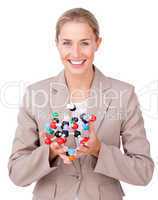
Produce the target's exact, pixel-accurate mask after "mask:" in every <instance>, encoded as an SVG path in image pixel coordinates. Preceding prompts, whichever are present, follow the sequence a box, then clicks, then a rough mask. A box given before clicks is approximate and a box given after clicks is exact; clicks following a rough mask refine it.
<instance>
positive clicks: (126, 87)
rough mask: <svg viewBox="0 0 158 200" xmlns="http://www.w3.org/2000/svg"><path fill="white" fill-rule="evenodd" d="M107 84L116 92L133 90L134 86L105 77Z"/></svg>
mask: <svg viewBox="0 0 158 200" xmlns="http://www.w3.org/2000/svg"><path fill="white" fill-rule="evenodd" d="M106 78H107V79H108V80H109V82H110V83H111V88H112V89H116V90H118V91H120V90H133V89H134V85H132V84H131V83H128V82H125V81H122V80H119V79H115V78H112V77H106Z"/></svg>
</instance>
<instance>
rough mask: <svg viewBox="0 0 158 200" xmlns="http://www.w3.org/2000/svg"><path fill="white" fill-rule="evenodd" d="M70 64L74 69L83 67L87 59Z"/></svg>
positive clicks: (72, 61) (70, 61) (73, 61)
mask: <svg viewBox="0 0 158 200" xmlns="http://www.w3.org/2000/svg"><path fill="white" fill-rule="evenodd" d="M68 61H69V63H70V64H71V65H72V66H73V67H82V66H83V64H84V63H85V62H86V59H83V60H70V59H69V60H68Z"/></svg>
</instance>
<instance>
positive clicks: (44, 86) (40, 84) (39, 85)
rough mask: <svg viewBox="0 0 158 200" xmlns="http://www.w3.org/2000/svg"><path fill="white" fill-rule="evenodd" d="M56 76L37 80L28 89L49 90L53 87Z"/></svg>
mask: <svg viewBox="0 0 158 200" xmlns="http://www.w3.org/2000/svg"><path fill="white" fill-rule="evenodd" d="M55 80H56V76H52V77H49V78H46V79H43V80H40V81H37V82H34V83H32V84H30V85H29V86H28V87H27V89H28V90H34V91H36V90H48V89H49V88H50V87H51V84H52V83H53V82H55Z"/></svg>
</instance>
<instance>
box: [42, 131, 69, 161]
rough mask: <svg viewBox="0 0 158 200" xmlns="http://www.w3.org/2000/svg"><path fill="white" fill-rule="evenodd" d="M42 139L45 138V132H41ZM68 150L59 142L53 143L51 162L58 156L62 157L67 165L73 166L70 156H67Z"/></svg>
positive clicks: (50, 147)
mask: <svg viewBox="0 0 158 200" xmlns="http://www.w3.org/2000/svg"><path fill="white" fill-rule="evenodd" d="M40 135H41V137H42V138H44V137H45V132H40ZM66 151H67V148H66V146H64V145H60V144H58V143H57V142H55V141H54V142H52V143H51V144H50V145H49V159H50V161H51V160H52V159H54V158H56V157H57V156H60V157H61V158H62V160H63V162H64V163H65V164H71V161H70V160H69V158H68V156H67V155H66Z"/></svg>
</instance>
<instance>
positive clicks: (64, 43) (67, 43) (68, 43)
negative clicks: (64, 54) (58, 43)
mask: <svg viewBox="0 0 158 200" xmlns="http://www.w3.org/2000/svg"><path fill="white" fill-rule="evenodd" d="M63 45H71V43H70V42H63Z"/></svg>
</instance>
